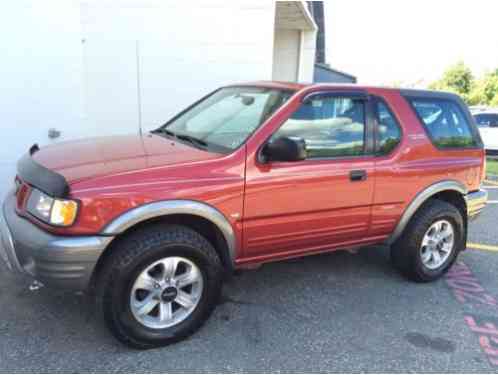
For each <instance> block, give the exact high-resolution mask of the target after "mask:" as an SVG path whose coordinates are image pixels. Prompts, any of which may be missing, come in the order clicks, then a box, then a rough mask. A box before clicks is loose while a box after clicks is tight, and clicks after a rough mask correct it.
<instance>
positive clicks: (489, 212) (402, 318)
mask: <svg viewBox="0 0 498 375" xmlns="http://www.w3.org/2000/svg"><path fill="white" fill-rule="evenodd" d="M489 193H490V198H489V199H490V200H498V189H496V188H493V189H490V190H489ZM497 218H498V204H490V205H489V206H488V207H487V209H486V211H485V212H484V213H483V214H482V215H481V217H480V218H479V219H478V221H476V222H473V223H471V225H470V234H469V243H471V244H481V245H485V247H486V245H495V246H496V245H498V230H497V225H496V222H497ZM497 271H498V251H494V250H493V247H486V249H480V250H477V249H470V248H469V249H468V250H467V251H465V252H464V253H462V254H461V255H460V258H459V263H458V264H457V265H456V266H455V267H454V268H453V269H452V272H450V274H449V276H448V277H446V278H445V279H442V280H440V281H437V282H435V283H430V284H416V283H413V282H410V281H407V280H405V279H403V278H402V277H401V276H400V275H399V274H398V273H397V272H396V271H395V270H394V269H393V268H392V266H391V264H390V262H389V252H388V250H387V249H386V248H383V247H371V248H365V249H362V250H360V251H359V252H358V253H357V254H352V253H349V252H345V251H340V252H335V253H331V254H326V255H319V256H311V257H306V258H302V259H296V260H291V261H286V262H281V263H274V264H268V265H265V266H263V267H262V268H260V269H258V270H254V271H247V272H244V273H242V274H241V275H239V276H236V277H234V278H233V280H231V281H230V282H229V283H228V284H227V285H226V287H225V288H224V292H223V299H222V301H221V304H220V305H219V306H218V308H217V309H216V310H215V312H214V314H213V316H212V317H211V319H210V320H209V321H208V322H207V324H206V325H205V326H204V327H203V328H202V329H201V330H200V331H199V332H198V333H197V334H195V335H194V336H192V337H191V338H190V339H188V340H187V341H184V342H181V343H178V344H175V345H172V346H169V347H166V348H162V349H155V350H149V351H142V352H140V351H135V350H130V349H128V348H126V347H123V346H122V345H120V344H119V343H117V342H116V341H115V340H114V339H113V338H112V337H111V336H110V334H109V333H108V332H107V331H106V329H105V328H104V327H103V325H102V323H100V321H99V320H97V319H96V317H95V314H94V311H93V309H92V307H91V306H90V305H89V304H88V302H87V300H86V299H85V298H84V297H83V296H77V295H72V294H64V293H60V292H55V291H51V290H49V289H46V288H41V289H39V290H35V291H30V290H29V288H28V286H29V283H30V281H29V280H26V279H23V278H22V277H18V276H13V275H11V274H9V273H7V272H6V271H5V268H3V267H2V268H1V273H0V337H1V339H0V371H1V372H75V371H78V372H116V371H117V372H173V371H177V372H181V371H188V372H210V371H213V372H214V371H217V372H256V371H264V372H273V371H280V372H318V371H327V372H400V371H402V372H413V371H415V372H496V371H497V370H498V331H497V336H495V335H494V334H493V332H494V331H493V324H494V326H496V327H498V305H497V303H496V299H498V278H497V277H496V274H497ZM483 327H484V328H483ZM493 350H496V355H495V354H493V353H494V352H493ZM495 358H496V359H497V360H496V364H495Z"/></svg>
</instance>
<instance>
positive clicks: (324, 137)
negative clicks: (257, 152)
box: [272, 96, 365, 158]
mask: <svg viewBox="0 0 498 375" xmlns="http://www.w3.org/2000/svg"><path fill="white" fill-rule="evenodd" d="M283 136H285V137H299V138H302V139H304V141H305V142H306V149H307V154H308V158H328V157H347V156H358V155H362V154H363V153H364V145H365V104H364V102H363V101H362V100H357V99H353V98H347V97H331V96H320V97H315V98H313V99H312V100H310V101H309V102H306V103H303V104H302V105H301V107H300V108H299V109H298V110H297V111H296V112H294V114H293V115H292V116H291V117H290V118H289V119H288V120H287V121H286V122H285V123H284V124H283V125H282V126H281V127H280V129H279V130H278V131H277V132H276V133H275V134H274V135H273V137H272V138H273V139H276V138H278V137H283Z"/></svg>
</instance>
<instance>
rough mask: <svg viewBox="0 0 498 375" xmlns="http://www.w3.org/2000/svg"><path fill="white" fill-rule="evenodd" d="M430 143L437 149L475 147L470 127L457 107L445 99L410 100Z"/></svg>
mask: <svg viewBox="0 0 498 375" xmlns="http://www.w3.org/2000/svg"><path fill="white" fill-rule="evenodd" d="M411 103H412V105H413V108H414V109H415V111H416V112H417V114H418V117H419V118H420V119H421V120H422V122H423V123H424V125H425V127H426V129H427V131H428V133H429V135H430V137H431V139H432V142H433V143H434V144H435V145H436V146H437V147H439V148H464V147H474V146H476V145H477V142H476V139H475V138H474V136H473V134H472V131H471V129H470V125H469V123H468V121H467V119H466V118H465V116H464V114H463V113H462V110H461V109H460V107H459V105H458V104H457V103H455V102H454V101H452V100H446V99H430V98H428V99H426V98H423V99H411Z"/></svg>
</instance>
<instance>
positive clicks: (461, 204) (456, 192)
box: [386, 180, 468, 245]
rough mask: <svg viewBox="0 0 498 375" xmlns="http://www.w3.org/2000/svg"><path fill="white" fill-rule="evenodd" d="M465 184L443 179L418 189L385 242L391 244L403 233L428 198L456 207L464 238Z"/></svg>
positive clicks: (465, 223) (465, 213) (465, 215)
mask: <svg viewBox="0 0 498 375" xmlns="http://www.w3.org/2000/svg"><path fill="white" fill-rule="evenodd" d="M467 192H468V191H467V188H466V187H465V185H463V184H462V183H460V182H459V181H456V180H445V181H440V182H437V183H435V184H433V185H430V186H428V187H426V188H425V189H423V190H422V191H420V192H419V193H418V194H417V195H416V196H415V198H413V200H412V201H411V202H410V204H409V205H408V206H407V208H406V209H405V211H404V212H403V215H402V216H401V218H400V220H399V221H398V224H397V225H396V227H395V229H394V231H393V233H392V234H391V236H390V237H389V238H388V239H387V241H386V243H387V244H388V245H392V244H393V243H394V242H395V241H396V240H397V239H398V238H399V237H400V236H401V235H402V233H403V231H404V230H405V228H406V226H407V225H408V223H409V222H410V220H411V219H412V217H413V215H415V213H416V212H417V211H418V210H419V209H420V208H421V207H422V206H423V205H424V204H425V203H426V202H428V201H429V200H431V199H440V200H443V201H445V202H448V203H451V204H453V205H455V206H456V207H457V209H458V210H459V211H460V213H461V214H462V218H463V219H464V225H465V240H466V232H467V230H466V229H467V203H466V200H465V195H466V194H467Z"/></svg>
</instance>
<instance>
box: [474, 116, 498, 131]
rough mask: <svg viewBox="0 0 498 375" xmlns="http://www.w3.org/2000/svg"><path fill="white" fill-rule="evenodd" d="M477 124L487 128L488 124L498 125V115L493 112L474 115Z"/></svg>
mask: <svg viewBox="0 0 498 375" xmlns="http://www.w3.org/2000/svg"><path fill="white" fill-rule="evenodd" d="M474 118H475V120H476V123H477V126H479V127H480V128H487V127H488V126H493V127H495V126H498V115H495V114H493V113H481V114H479V115H475V116H474Z"/></svg>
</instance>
